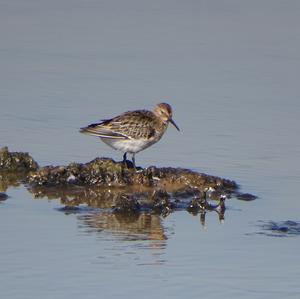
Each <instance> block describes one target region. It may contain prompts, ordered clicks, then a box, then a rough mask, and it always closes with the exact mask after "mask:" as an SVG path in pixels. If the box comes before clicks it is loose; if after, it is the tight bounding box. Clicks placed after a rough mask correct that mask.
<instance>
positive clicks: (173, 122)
mask: <svg viewBox="0 0 300 299" xmlns="http://www.w3.org/2000/svg"><path fill="white" fill-rule="evenodd" d="M169 121H170V123H171V124H172V125H173V126H174V127H175V128H176V129H177V130H178V131H180V130H179V128H178V126H177V125H176V124H175V121H174V120H173V119H172V118H171V119H170V120H169Z"/></svg>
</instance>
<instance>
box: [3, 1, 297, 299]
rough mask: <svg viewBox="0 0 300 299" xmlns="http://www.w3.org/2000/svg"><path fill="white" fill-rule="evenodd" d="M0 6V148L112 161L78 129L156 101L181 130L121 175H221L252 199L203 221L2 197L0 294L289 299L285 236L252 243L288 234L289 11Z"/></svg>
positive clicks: (114, 4) (284, 7)
mask: <svg viewBox="0 0 300 299" xmlns="http://www.w3.org/2000/svg"><path fill="white" fill-rule="evenodd" d="M0 6H1V9H0V40H1V44H0V63H1V68H0V87H1V88H0V103H1V111H0V115H1V117H0V136H1V144H0V145H1V146H4V145H7V146H8V147H9V149H10V150H15V151H28V152H30V153H31V154H32V156H33V157H34V158H35V159H36V160H37V161H38V162H39V163H40V164H41V165H46V164H67V163H69V162H71V161H79V162H86V161H89V160H91V159H93V158H94V157H95V156H97V155H100V156H109V157H112V158H114V159H117V160H118V159H121V154H120V153H118V152H115V151H112V150H111V149H110V148H109V147H107V146H106V145H105V144H102V143H99V142H97V140H95V139H94V138H92V137H87V136H84V135H82V134H79V133H78V129H79V128H80V127H81V126H84V125H87V124H88V123H90V122H92V121H97V120H99V119H102V118H106V117H110V116H114V115H117V114H118V113H120V112H123V111H126V110H130V109H136V108H148V109H151V108H152V107H153V105H155V104H156V103H157V102H160V101H161V100H164V101H167V102H169V103H170V104H171V105H172V106H173V108H174V120H175V121H176V123H177V124H178V125H179V127H180V128H181V130H182V131H181V133H178V132H177V131H176V130H175V129H174V128H173V127H170V128H169V129H168V132H167V133H166V135H165V136H164V138H163V140H161V141H160V142H159V143H158V144H157V145H155V146H153V147H151V148H149V149H148V150H146V151H144V152H142V153H140V154H138V155H137V157H136V159H137V164H138V165H143V166H147V165H157V166H173V167H177V166H180V167H189V168H192V169H194V170H197V171H204V172H207V173H210V174H215V175H218V176H222V177H226V178H231V179H234V180H236V181H237V182H238V183H239V184H240V185H241V187H242V191H244V192H251V193H254V194H256V195H258V196H259V199H257V200H255V201H252V202H243V201H238V200H235V199H232V200H230V201H228V203H227V210H226V213H225V221H224V223H220V222H219V220H218V215H217V214H216V213H215V212H210V213H207V214H206V219H205V226H203V225H202V224H201V223H200V219H199V216H191V215H190V214H188V213H187V212H185V211H181V212H175V213H173V214H171V215H169V216H168V217H166V218H161V217H158V216H154V215H141V216H140V217H139V218H138V219H129V220H127V221H125V220H121V219H117V218H116V217H115V216H112V215H111V214H105V213H103V212H101V211H98V210H93V209H92V210H90V209H88V208H84V207H83V208H82V209H80V210H78V211H77V212H76V211H74V212H73V213H68V212H66V211H63V210H61V208H62V205H61V204H60V202H59V201H58V200H46V199H38V198H37V199H33V197H32V195H31V194H30V193H28V192H27V190H26V189H25V188H24V187H23V186H19V187H14V188H13V187H11V188H9V189H8V190H7V194H8V195H9V196H10V198H8V199H7V200H5V201H1V202H0V214H1V217H0V236H1V246H0V265H1V266H0V276H1V286H0V296H1V298H14V299H15V298H22V299H24V298H82V297H85V298H99V297H110V298H116V297H120V296H122V297H124V298H137V297H143V298H154V297H161V298H171V297H172V298H182V297H183V296H185V297H189V298H196V297H197V298H198V297H199V296H201V295H202V296H204V297H206V298H220V297H221V296H222V297H225V298H272V299H273V298H299V295H300V287H299V279H300V267H299V262H298V258H297V257H298V248H299V245H300V238H299V234H298V233H297V230H296V234H284V232H281V233H282V236H281V235H280V234H281V233H280V232H279V233H276V236H272V234H268V233H266V232H268V227H269V231H270V232H273V229H274V226H272V225H273V224H275V228H276V225H279V228H280V225H282V224H284V225H286V224H288V223H289V222H286V221H294V222H295V223H299V212H300V204H299V200H298V197H299V196H298V193H299V190H298V189H299V187H298V186H299V181H300V162H299V161H300V142H299V138H298V136H299V135H300V134H299V133H300V127H299V117H300V100H299V98H300V88H299V83H298V81H299V76H300V71H299V70H300V54H299V53H300V38H299V22H300V21H299V12H300V4H299V3H298V2H297V1H292V0H288V1H279V0H278V1H276V0H275V1H270V0H263V1H261V0H260V1H256V0H255V1H247V2H246V1H243V3H242V2H241V1H233V0H230V1H226V2H223V1H217V0H215V1H192V0H190V1H184V2H177V1H167V0H165V1H151V2H149V1H147V2H146V1H142V2H141V1H118V0H116V1H93V0H90V1H79V0H75V1H70V0H62V1H61V0H60V1H56V0H55V1H33V0H28V1H21V0H19V1H18V0H9V1H5V0H1V1H0ZM292 223H293V222H292ZM268 225H269V226H268ZM266 228H267V231H266ZM292 229H293V228H292ZM292 231H293V230H292ZM278 235H279V236H278Z"/></svg>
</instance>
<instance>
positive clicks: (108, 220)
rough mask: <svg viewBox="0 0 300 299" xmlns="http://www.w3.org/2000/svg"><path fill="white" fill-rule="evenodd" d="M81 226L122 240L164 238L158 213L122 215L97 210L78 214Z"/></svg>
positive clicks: (86, 229) (86, 230) (89, 230)
mask: <svg viewBox="0 0 300 299" xmlns="http://www.w3.org/2000/svg"><path fill="white" fill-rule="evenodd" d="M78 219H79V220H80V222H81V228H83V229H84V230H85V232H88V233H89V232H103V231H107V232H110V233H113V234H115V235H116V236H118V237H120V238H121V239H123V240H130V241H132V240H166V239H167V238H166V236H165V233H164V229H163V226H162V224H161V218H160V216H158V215H151V214H144V213H142V214H135V215H130V216H128V215H123V214H113V213H109V212H103V211H101V212H98V213H91V214H87V215H79V216H78Z"/></svg>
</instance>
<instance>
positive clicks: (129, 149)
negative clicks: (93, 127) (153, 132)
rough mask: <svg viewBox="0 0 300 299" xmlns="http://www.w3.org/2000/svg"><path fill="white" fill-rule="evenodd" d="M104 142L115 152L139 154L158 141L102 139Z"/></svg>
mask: <svg viewBox="0 0 300 299" xmlns="http://www.w3.org/2000/svg"><path fill="white" fill-rule="evenodd" d="M101 140H102V141H103V142H105V143H106V144H107V145H109V146H111V147H112V148H114V149H115V150H118V151H121V152H123V153H138V152H140V151H142V150H144V149H145V148H147V147H149V146H150V145H152V144H153V143H155V142H157V141H158V140H154V139H152V140H146V139H138V140H133V139H109V138H101Z"/></svg>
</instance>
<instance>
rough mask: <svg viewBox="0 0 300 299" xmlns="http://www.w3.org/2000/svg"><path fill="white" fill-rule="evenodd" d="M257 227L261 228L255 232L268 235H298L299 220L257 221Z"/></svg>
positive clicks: (299, 231) (299, 228) (299, 233)
mask: <svg viewBox="0 0 300 299" xmlns="http://www.w3.org/2000/svg"><path fill="white" fill-rule="evenodd" d="M258 227H259V228H260V229H261V231H260V232H257V233H256V234H259V235H264V236H270V237H290V236H299V235H300V222H298V221H292V220H286V221H278V222H276V221H259V224H258Z"/></svg>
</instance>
